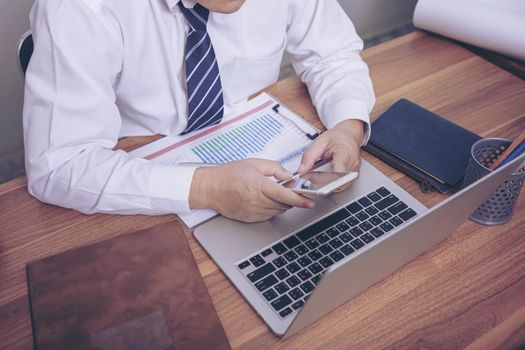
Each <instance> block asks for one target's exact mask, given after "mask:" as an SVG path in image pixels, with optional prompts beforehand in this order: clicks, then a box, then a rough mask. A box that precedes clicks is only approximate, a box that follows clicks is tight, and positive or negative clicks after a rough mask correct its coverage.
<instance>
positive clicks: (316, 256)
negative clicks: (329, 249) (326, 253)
mask: <svg viewBox="0 0 525 350" xmlns="http://www.w3.org/2000/svg"><path fill="white" fill-rule="evenodd" d="M308 257H309V258H310V259H312V260H313V261H317V260H319V259H321V258H322V257H323V254H321V253H319V251H318V250H314V251H313V252H310V253H308Z"/></svg>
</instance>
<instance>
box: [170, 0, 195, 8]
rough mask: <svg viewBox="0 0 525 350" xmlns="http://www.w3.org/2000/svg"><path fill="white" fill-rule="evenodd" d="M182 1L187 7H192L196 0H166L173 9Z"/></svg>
mask: <svg viewBox="0 0 525 350" xmlns="http://www.w3.org/2000/svg"><path fill="white" fill-rule="evenodd" d="M181 1H182V4H183V5H184V7H186V8H192V7H193V6H195V1H194V0H166V3H167V4H168V7H169V9H170V10H173V8H174V7H175V6H177V4H178V3H179V2H181Z"/></svg>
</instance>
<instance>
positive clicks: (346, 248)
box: [341, 244, 355, 255]
mask: <svg viewBox="0 0 525 350" xmlns="http://www.w3.org/2000/svg"><path fill="white" fill-rule="evenodd" d="M341 251H342V252H343V254H344V255H350V254H352V253H353V252H355V250H354V248H352V247H350V246H349V245H348V244H345V245H344V246H342V247H341Z"/></svg>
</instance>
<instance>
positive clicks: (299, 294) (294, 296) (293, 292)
mask: <svg viewBox="0 0 525 350" xmlns="http://www.w3.org/2000/svg"><path fill="white" fill-rule="evenodd" d="M288 295H290V296H291V297H292V299H293V300H297V299H301V298H302V297H304V293H303V292H302V291H301V290H300V289H299V288H295V289H292V290H291V291H290V293H288Z"/></svg>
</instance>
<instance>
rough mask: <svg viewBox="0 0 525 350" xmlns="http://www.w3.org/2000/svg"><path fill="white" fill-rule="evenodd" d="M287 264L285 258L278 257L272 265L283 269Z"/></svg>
mask: <svg viewBox="0 0 525 350" xmlns="http://www.w3.org/2000/svg"><path fill="white" fill-rule="evenodd" d="M287 263H288V262H287V261H286V259H285V258H283V257H282V256H280V257H278V258H277V259H275V260H274V261H273V264H274V265H275V267H277V268H279V267H283V266H284V265H286V264H287Z"/></svg>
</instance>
